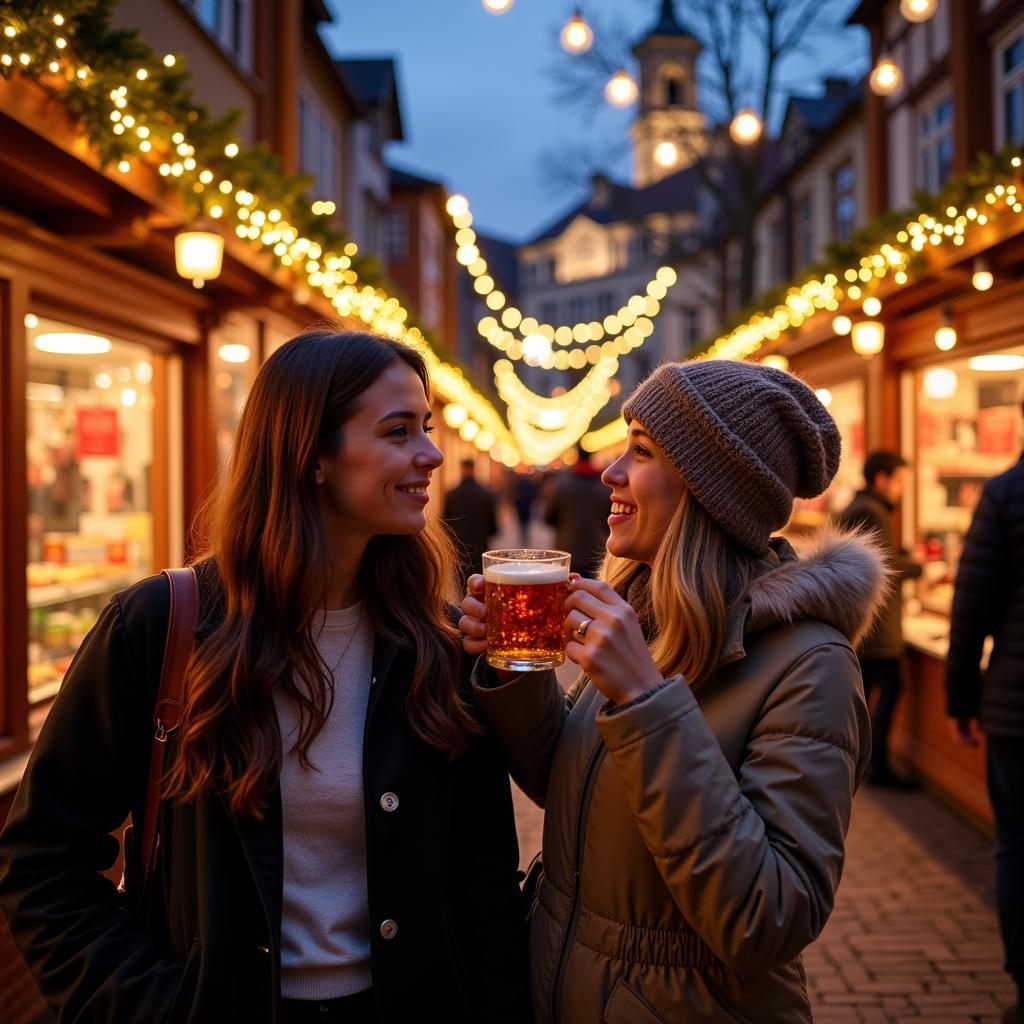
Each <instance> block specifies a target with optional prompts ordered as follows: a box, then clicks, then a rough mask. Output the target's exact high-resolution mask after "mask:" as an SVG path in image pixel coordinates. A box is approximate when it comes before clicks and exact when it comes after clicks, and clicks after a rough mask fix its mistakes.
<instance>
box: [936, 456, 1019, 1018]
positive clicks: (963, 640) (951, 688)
mask: <svg viewBox="0 0 1024 1024" xmlns="http://www.w3.org/2000/svg"><path fill="white" fill-rule="evenodd" d="M986 637H992V640H993V647H992V653H991V656H990V657H989V660H988V666H987V667H986V669H985V672H984V674H982V672H981V669H980V664H981V653H982V646H983V644H984V641H985V638H986ZM946 707H947V711H948V713H949V715H950V716H951V718H952V725H953V730H954V735H955V736H956V738H957V739H958V740H959V741H961V742H963V743H966V744H968V745H970V746H977V745H978V743H979V742H980V740H979V735H978V733H979V726H980V731H981V732H983V733H984V734H985V739H986V759H987V762H988V788H989V798H990V799H991V802H992V815H993V818H994V819H995V827H996V846H995V860H996V903H997V904H998V908H999V925H1000V929H1001V931H1002V935H1003V946H1004V948H1005V951H1006V959H1005V967H1006V970H1007V971H1008V972H1009V973H1010V974H1011V975H1012V976H1013V979H1014V981H1015V982H1016V983H1017V1003H1016V1005H1015V1006H1013V1007H1011V1008H1010V1009H1009V1010H1007V1011H1006V1014H1005V1015H1004V1017H1003V1020H1004V1022H1006V1024H1024V458H1022V459H1021V460H1020V461H1018V462H1017V464H1016V465H1015V466H1013V467H1011V468H1010V469H1009V470H1007V471H1006V472H1005V473H1003V474H1002V475H1001V476H997V477H995V478H994V479H992V480H990V481H989V482H988V483H987V484H986V485H985V488H984V490H983V491H982V493H981V499H980V500H979V502H978V507H977V508H976V509H975V511H974V518H973V520H972V521H971V526H970V529H969V530H968V531H967V537H966V540H965V542H964V549H963V553H962V554H961V556H960V567H959V569H958V570H957V576H956V589H955V591H954V595H953V612H952V617H951V620H950V633H949V656H948V658H947V659H946Z"/></svg>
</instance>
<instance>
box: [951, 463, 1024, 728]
mask: <svg viewBox="0 0 1024 1024" xmlns="http://www.w3.org/2000/svg"><path fill="white" fill-rule="evenodd" d="M987 636H991V637H992V638H993V640H994V641H995V643H994V646H993V648H992V656H991V657H990V658H989V662H988V668H987V670H986V671H985V675H984V678H982V675H981V669H980V666H979V663H980V660H981V649H982V644H983V643H984V641H985V637H987ZM946 694H947V710H948V711H949V714H950V715H953V716H954V717H956V718H979V719H980V721H981V727H982V729H983V730H984V731H985V732H986V733H988V734H989V735H990V736H1016V737H1024V459H1022V460H1021V461H1020V462H1018V463H1017V464H1016V465H1015V466H1013V467H1012V468H1010V469H1009V470H1007V471H1006V472H1005V473H1003V474H1002V475H1001V476H997V477H995V478H993V479H992V480H990V481H989V482H988V483H987V484H986V485H985V489H984V490H983V491H982V492H981V499H980V500H979V502H978V507H977V508H976V509H975V511H974V519H973V520H972V521H971V527H970V529H969V530H968V531H967V537H966V539H965V541H964V550H963V553H962V554H961V556H960V568H959V569H958V570H957V574H956V590H955V592H954V596H953V614H952V621H951V623H950V634H949V656H948V658H947V660H946Z"/></svg>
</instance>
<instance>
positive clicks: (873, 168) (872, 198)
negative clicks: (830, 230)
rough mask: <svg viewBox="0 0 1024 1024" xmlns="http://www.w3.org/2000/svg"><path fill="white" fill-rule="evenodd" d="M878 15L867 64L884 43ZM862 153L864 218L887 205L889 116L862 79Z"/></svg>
mask: <svg viewBox="0 0 1024 1024" xmlns="http://www.w3.org/2000/svg"><path fill="white" fill-rule="evenodd" d="M883 36H884V26H883V19H882V15H877V16H876V17H875V20H874V21H873V22H872V24H871V63H872V66H874V63H875V61H877V60H878V57H879V55H880V54H881V52H882V48H883V45H884V38H883ZM864 152H865V166H866V168H867V178H868V180H867V197H868V209H867V215H868V220H871V219H872V218H874V217H877V216H879V215H880V214H883V213H885V211H886V210H888V208H889V118H888V115H887V113H886V107H885V97H883V96H876V95H875V94H874V93H873V92H872V91H871V86H870V85H869V84H868V81H867V79H865V80H864Z"/></svg>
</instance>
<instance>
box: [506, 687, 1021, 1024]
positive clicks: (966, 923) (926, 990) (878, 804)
mask: <svg viewBox="0 0 1024 1024" xmlns="http://www.w3.org/2000/svg"><path fill="white" fill-rule="evenodd" d="M564 682H565V681H564V680H563V684H564ZM515 796H516V811H517V818H518V822H519V834H520V848H521V851H522V857H523V863H524V865H525V864H526V863H528V862H529V860H530V859H531V858H532V857H533V855H534V853H536V852H537V850H539V849H540V840H541V819H542V815H541V812H540V810H539V809H538V808H537V807H535V806H534V805H533V804H532V803H530V801H529V800H527V799H526V797H525V796H523V795H522V794H521V793H519V792H518V791H517V792H516V794H515ZM804 962H805V965H806V968H807V980H808V988H809V989H810V993H811V1002H812V1005H813V1007H814V1020H815V1022H816V1024H902V1022H904V1021H927V1022H928V1024H982V1022H983V1024H998V1022H999V1020H1000V1012H1001V1008H1002V1007H1005V1006H1007V1005H1008V1004H1009V1003H1010V1002H1011V999H1012V995H1013V991H1012V985H1011V983H1010V982H1009V979H1008V977H1007V975H1005V974H1004V973H1003V971H1002V969H1001V964H1002V949H1001V946H1000V942H999V932H998V926H997V923H996V917H995V912H994V910H993V903H992V858H991V851H990V847H989V843H988V842H987V841H986V840H985V839H983V838H982V837H981V836H979V835H978V834H977V833H976V832H975V831H974V830H973V829H971V828H969V827H968V826H966V825H964V824H963V823H962V822H961V821H960V820H959V819H957V818H956V817H954V816H953V815H952V814H951V813H950V812H949V811H947V810H946V809H945V808H943V807H941V806H940V805H938V804H937V803H935V801H934V800H933V799H932V798H930V797H928V796H925V795H922V794H902V793H901V794H890V793H882V792H879V791H877V790H872V789H864V790H862V791H861V792H860V793H859V794H858V796H857V799H856V801H855V803H854V809H853V822H852V825H851V828H850V835H849V840H848V845H847V859H846V870H845V872H844V874H843V881H842V884H841V885H840V887H839V894H838V897H837V900H836V908H835V910H834V911H833V913H832V916H831V918H830V919H829V922H828V924H827V925H826V927H825V931H824V932H823V933H822V935H821V937H820V938H819V939H818V941H817V942H815V943H814V944H813V945H812V946H811V947H810V948H809V949H808V950H807V952H806V953H805V957H804Z"/></svg>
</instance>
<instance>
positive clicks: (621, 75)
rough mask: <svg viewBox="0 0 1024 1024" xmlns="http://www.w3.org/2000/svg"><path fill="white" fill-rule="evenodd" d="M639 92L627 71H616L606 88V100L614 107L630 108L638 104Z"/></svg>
mask: <svg viewBox="0 0 1024 1024" xmlns="http://www.w3.org/2000/svg"><path fill="white" fill-rule="evenodd" d="M638 95H639V91H638V89H637V87H636V82H634V81H633V79H632V78H631V77H630V75H629V72H628V71H626V70H620V71H616V72H615V74H614V75H612V77H611V78H609V79H608V84H607V85H606V86H605V87H604V98H605V99H606V100H607V101H608V102H609V103H610V104H611V105H612V106H613V107H628V106H630V104H632V103H635V102H636V98H637V96H638Z"/></svg>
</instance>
